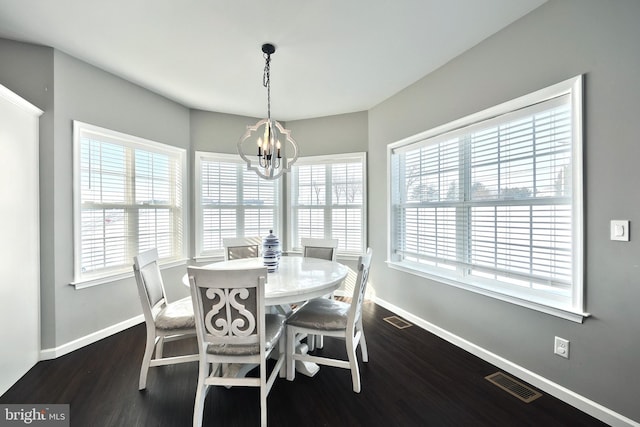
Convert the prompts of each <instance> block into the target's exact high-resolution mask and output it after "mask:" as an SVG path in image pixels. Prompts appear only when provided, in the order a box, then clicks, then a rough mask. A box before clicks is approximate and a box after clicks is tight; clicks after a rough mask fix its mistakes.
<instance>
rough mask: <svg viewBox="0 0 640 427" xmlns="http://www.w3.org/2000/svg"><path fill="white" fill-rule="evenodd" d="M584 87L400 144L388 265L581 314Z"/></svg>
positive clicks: (393, 169) (565, 85)
mask: <svg viewBox="0 0 640 427" xmlns="http://www.w3.org/2000/svg"><path fill="white" fill-rule="evenodd" d="M581 87H582V80H581V77H577V78H575V79H571V80H567V81H565V82H562V83H559V84H557V85H554V86H552V87H549V88H546V89H543V90H541V91H538V92H535V93H533V94H530V95H527V96H524V97H521V98H518V99H516V100H513V101H509V102H507V103H505V104H501V105H499V106H497V107H494V108H491V109H489V110H486V111H483V112H480V113H477V114H475V115H472V116H470V117H467V118H464V119H461V120H458V121H456V122H453V123H450V124H448V125H444V126H442V127H439V128H436V129H433V130H431V131H427V132H425V133H422V134H419V135H416V136H414V137H411V138H408V139H406V140H403V141H399V142H397V143H394V144H391V145H390V146H389V149H388V161H389V177H390V180H389V187H390V191H389V195H390V201H389V202H390V205H389V215H390V223H389V224H390V227H389V228H390V230H389V231H390V236H389V254H388V257H389V264H390V266H391V267H394V268H398V269H402V270H405V271H409V272H412V273H416V274H421V275H424V276H426V277H430V278H435V279H436V280H440V281H443V282H445V283H449V284H452V285H455V286H460V287H463V288H466V289H470V290H473V291H476V292H480V293H483V294H486V295H490V296H494V297H497V298H500V299H503V300H507V301H511V302H514V303H517V304H520V305H523V306H527V307H530V308H534V309H538V310H541V311H544V312H547V313H550V314H554V315H558V316H560V317H564V318H567V319H570V320H574V321H580V322H581V321H582V318H583V317H584V316H585V315H586V314H585V313H582V310H583V306H582V304H583V302H582V262H583V261H582V140H581V134H582V132H581V126H582V125H581V123H582V122H581V114H582V113H581V109H582V95H581Z"/></svg>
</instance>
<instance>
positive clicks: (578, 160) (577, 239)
mask: <svg viewBox="0 0 640 427" xmlns="http://www.w3.org/2000/svg"><path fill="white" fill-rule="evenodd" d="M582 88H583V78H582V75H579V76H576V77H573V78H570V79H567V80H565V81H563V82H560V83H557V84H555V85H552V86H549V87H547V88H544V89H541V90H538V91H536V92H533V93H530V94H527V95H524V96H522V97H519V98H516V99H513V100H511V101H507V102H504V103H502V104H499V105H496V106H494V107H491V108H488V109H486V110H483V111H480V112H478V113H475V114H471V115H469V116H466V117H463V118H461V119H458V120H455V121H453V122H450V123H447V124H444V125H442V126H438V127H436V128H433V129H430V130H427V131H425V132H421V133H419V134H416V135H413V136H410V137H408V138H405V139H402V140H400V141H397V142H395V143H392V144H389V145H388V146H387V261H386V262H387V265H388V266H389V267H390V268H393V269H396V270H399V271H403V272H407V273H410V274H414V275H417V276H420V277H425V278H428V279H431V280H434V281H438V282H442V283H445V284H448V285H452V286H456V287H459V288H462V289H466V290H469V291H472V292H475V293H479V294H482V295H486V296H489V297H493V298H497V299H499V300H502V301H506V302H510V303H512V304H516V305H519V306H523V307H527V308H530V309H533V310H537V311H540V312H543V313H547V314H550V315H553V316H557V317H560V318H563V319H567V320H571V321H573V322H577V323H582V322H583V320H584V318H585V317H588V316H590V314H589V313H587V312H585V311H584V274H583V272H584V256H583V252H584V248H583V244H584V241H583V235H584V224H583V217H584V208H583V191H584V190H583V171H582V162H583V161H582V159H583V156H582V135H583V121H582V120H583V119H582V117H583V115H582V109H583V93H582V90H583V89H582ZM566 94H569V95H570V96H571V105H572V147H573V149H572V167H573V171H572V173H573V177H574V181H573V186H572V191H573V194H572V199H573V212H572V221H573V226H574V232H573V236H572V239H573V242H572V245H573V251H574V253H573V260H572V267H573V272H572V274H573V286H572V291H573V295H572V300H573V304H572V306H571V307H556V306H551V305H548V304H545V303H541V302H536V301H532V300H530V299H528V298H527V297H526V296H525V295H522V296H518V295H508V294H503V293H500V292H497V291H494V290H492V289H490V288H487V287H480V286H471V285H469V284H467V283H463V282H460V281H457V280H452V279H450V278H445V277H442V276H440V275H435V274H433V273H431V272H429V271H428V270H427V269H425V268H424V267H420V266H417V265H413V266H412V265H410V263H404V262H398V261H396V260H394V259H393V255H392V250H393V248H392V242H393V236H392V230H393V228H392V210H393V206H392V204H391V194H392V193H391V191H392V179H391V178H392V175H391V171H392V164H391V163H392V162H391V158H392V153H393V152H394V150H397V149H399V148H401V147H404V146H408V145H410V144H414V143H417V142H419V141H422V140H425V139H427V138H434V137H437V136H438V135H442V134H444V133H447V132H451V131H454V130H457V129H462V128H464V127H466V126H469V125H471V124H473V123H477V122H480V121H485V120H489V119H491V118H493V117H497V116H500V115H502V114H505V113H508V112H510V111H514V110H517V109H520V108H524V107H528V106H530V105H533V104H535V103H539V102H543V101H546V100H549V99H552V98H555V97H558V96H561V95H566Z"/></svg>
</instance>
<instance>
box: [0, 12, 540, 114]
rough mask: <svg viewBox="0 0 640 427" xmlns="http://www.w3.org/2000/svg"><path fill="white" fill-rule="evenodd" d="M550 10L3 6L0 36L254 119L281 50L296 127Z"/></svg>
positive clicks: (283, 94)
mask: <svg viewBox="0 0 640 427" xmlns="http://www.w3.org/2000/svg"><path fill="white" fill-rule="evenodd" d="M545 1H546V0H482V1H478V0H393V1H392V0H322V1H320V0H270V1H266V0H236V1H231V0H227V1H222V0H182V1H179V0H155V1H153V2H152V1H148V0H0V37H3V38H9V39H14V40H20V41H27V42H32V43H36V44H41V45H46V46H51V47H54V48H56V49H58V50H60V51H63V52H66V53H68V54H70V55H72V56H74V57H76V58H79V59H81V60H83V61H86V62H88V63H91V64H93V65H95V66H97V67H99V68H102V69H104V70H107V71H109V72H111V73H113V74H116V75H118V76H121V77H123V78H125V79H127V80H130V81H132V82H134V83H137V84H139V85H140V86H143V87H145V88H148V89H150V90H152V91H154V92H157V93H159V94H162V95H164V96H166V97H168V98H170V99H173V100H175V101H178V102H180V103H181V104H184V105H185V106H188V107H191V108H197V109H203V110H210V111H219V112H225V113H232V114H240V115H245V116H252V117H263V116H266V109H267V106H266V104H267V101H266V90H265V89H264V87H263V86H262V71H263V68H264V59H263V57H262V52H261V50H260V47H261V45H262V44H263V43H264V42H272V43H274V44H275V45H276V46H277V51H276V53H275V54H274V55H273V56H272V61H271V92H272V93H271V97H272V102H271V110H272V116H273V117H274V118H275V119H277V120H294V119H303V118H310V117H320V116H327V115H333V114H341V113H348V112H354V111H362V110H367V109H369V108H371V107H373V106H375V105H376V104H378V103H380V102H382V101H383V100H385V99H386V98H388V97H390V96H391V95H393V94H395V93H397V92H398V91H400V90H402V89H403V88H405V87H407V86H408V85H410V84H411V83H413V82H415V81H417V80H418V79H420V78H421V77H423V76H424V75H426V74H428V73H429V72H431V71H433V70H435V69H437V68H438V67H440V66H442V65H443V64H444V63H446V62H447V61H449V60H451V59H452V58H454V57H455V56H457V55H459V54H461V53H462V52H464V51H465V50H467V49H469V48H471V47H473V46H474V45H476V44H477V43H479V42H480V41H482V40H483V39H485V38H487V37H489V36H491V35H492V34H494V33H496V32H497V31H499V30H500V29H501V28H504V27H505V26H507V25H509V24H510V23H512V22H513V21H515V20H517V19H518V18H520V17H521V16H523V15H525V14H527V13H528V12H530V11H531V10H533V9H535V8H537V7H538V6H540V5H541V4H542V3H544V2H545ZM4 60H6V59H5V58H2V61H4ZM0 83H1V82H0Z"/></svg>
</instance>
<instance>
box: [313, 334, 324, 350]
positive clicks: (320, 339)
mask: <svg viewBox="0 0 640 427" xmlns="http://www.w3.org/2000/svg"><path fill="white" fill-rule="evenodd" d="M314 341H315V343H314V344H315V345H316V348H322V347H324V335H316V336H315V339H314Z"/></svg>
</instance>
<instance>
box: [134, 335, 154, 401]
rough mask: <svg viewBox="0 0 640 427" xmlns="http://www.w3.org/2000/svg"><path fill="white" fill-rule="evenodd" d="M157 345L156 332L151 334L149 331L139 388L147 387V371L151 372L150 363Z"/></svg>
mask: <svg viewBox="0 0 640 427" xmlns="http://www.w3.org/2000/svg"><path fill="white" fill-rule="evenodd" d="M155 346H156V337H155V334H153V335H152V334H151V333H150V332H149V331H147V344H146V346H145V349H144V356H142V366H141V367H140V381H139V382H138V390H144V389H145V388H147V373H148V372H149V365H150V364H151V357H152V356H153V350H154V348H155Z"/></svg>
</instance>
